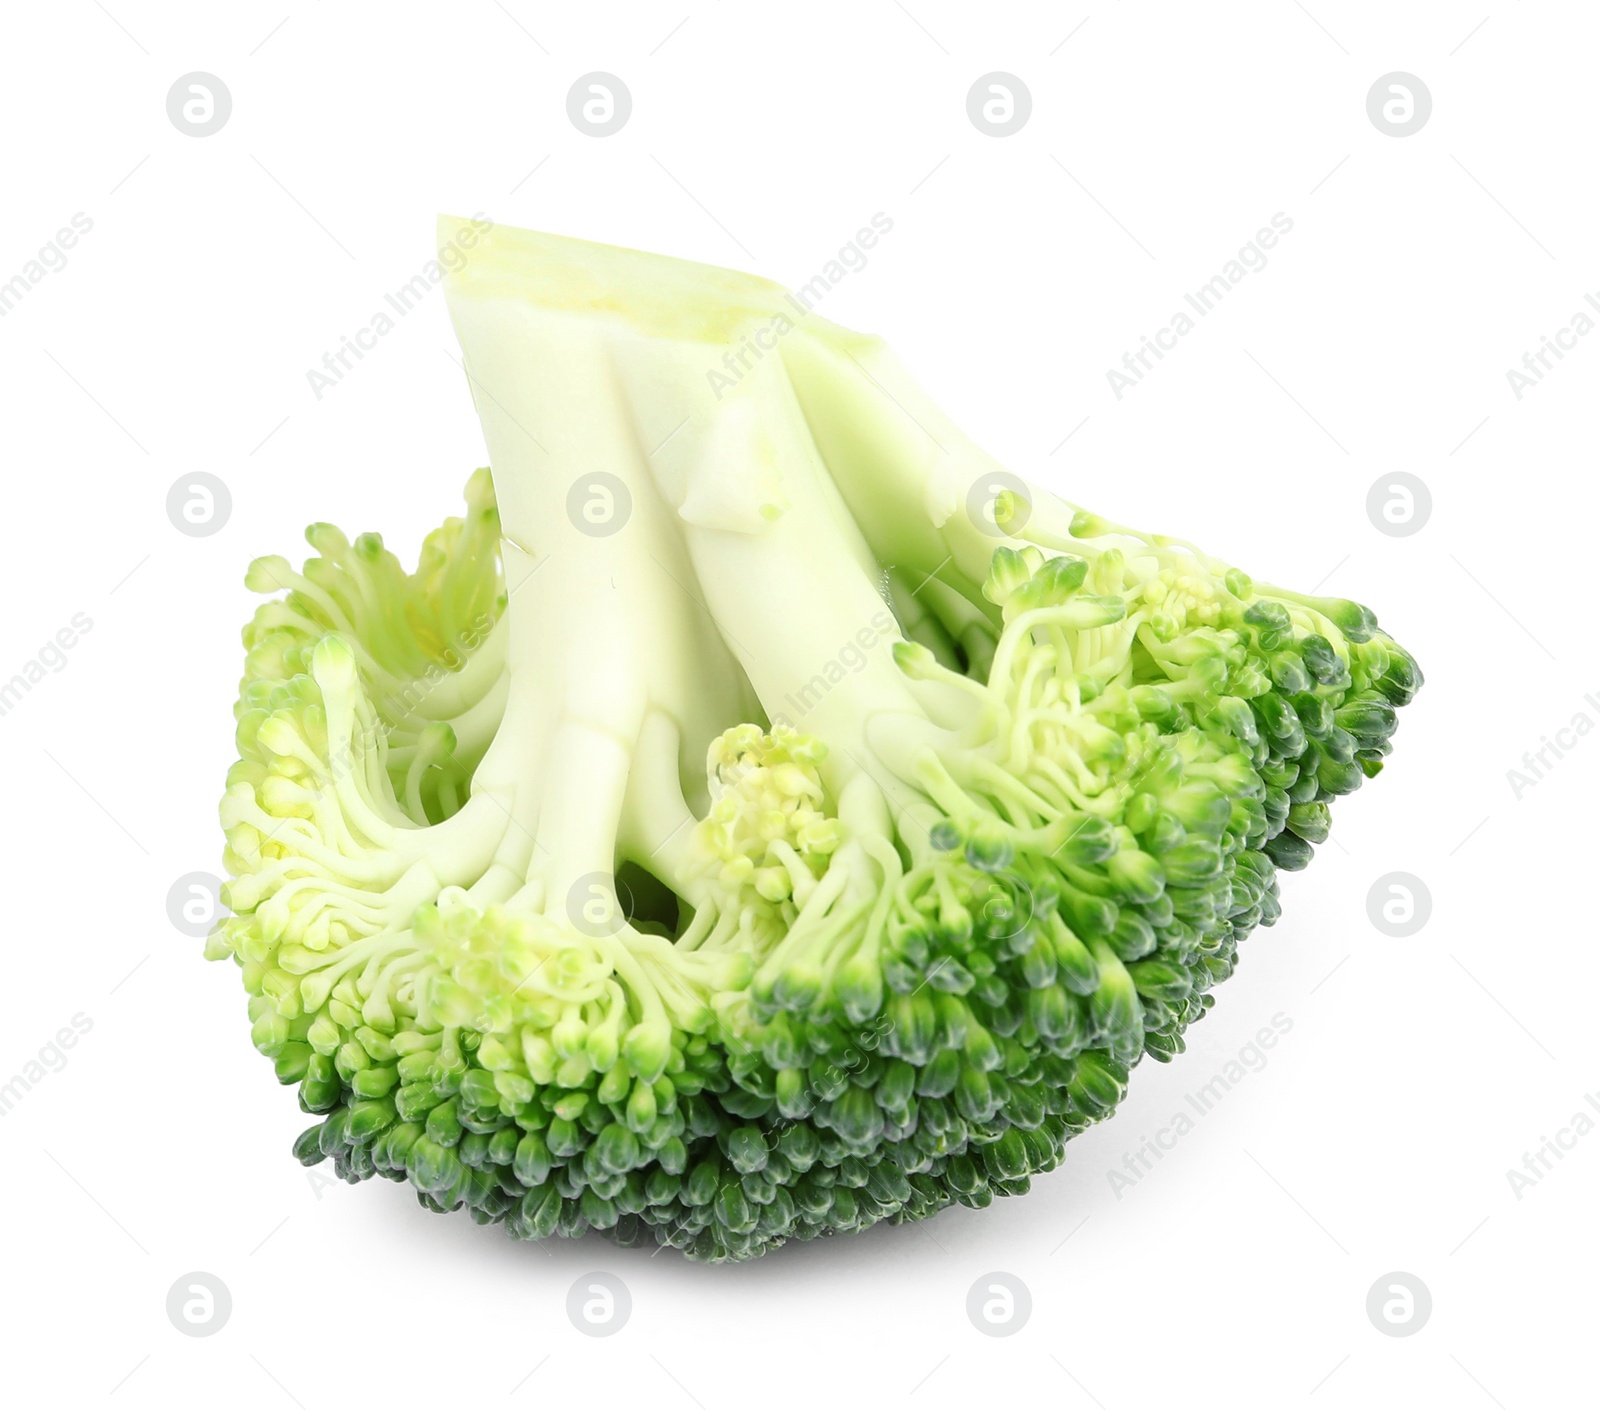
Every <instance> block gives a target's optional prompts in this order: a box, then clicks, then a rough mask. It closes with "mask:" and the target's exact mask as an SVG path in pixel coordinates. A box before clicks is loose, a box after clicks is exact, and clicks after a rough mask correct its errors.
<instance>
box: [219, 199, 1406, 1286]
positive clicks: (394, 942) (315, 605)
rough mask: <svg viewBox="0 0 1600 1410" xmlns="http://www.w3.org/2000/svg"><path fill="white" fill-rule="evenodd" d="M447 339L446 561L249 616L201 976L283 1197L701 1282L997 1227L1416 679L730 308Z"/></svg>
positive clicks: (589, 261) (822, 330)
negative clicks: (283, 1096)
mask: <svg viewBox="0 0 1600 1410" xmlns="http://www.w3.org/2000/svg"><path fill="white" fill-rule="evenodd" d="M443 233H444V235H445V236H446V238H449V237H457V238H459V231H458V230H457V226H456V223H455V222H448V221H447V222H445V224H444V228H443ZM468 243H469V244H470V243H471V242H468ZM447 291H448V297H449V301H450V307H451V312H452V316H453V318H454V321H455V324H456V328H457V332H458V335H459V337H460V339H461V343H462V346H463V349H464V352H465V366H466V370H467V374H468V383H469V386H470V387H471V389H472V394H473V397H474V400H475V402H476V405H477V409H478V412H479V415H480V418H481V420H482V423H483V426H484V431H485V437H486V440H487V443H488V448H489V457H490V461H491V463H492V466H493V471H492V475H491V473H490V472H489V471H484V470H480V471H478V472H476V473H475V474H474V475H473V476H472V477H471V479H470V481H469V482H468V486H467V514H466V515H465V517H463V518H459V519H451V520H448V521H447V522H446V523H445V525H444V526H443V527H442V528H441V529H439V530H437V531H436V532H435V533H433V534H432V535H430V536H429V538H428V540H427V542H426V543H425V545H424V548H423V552H422V556H421V561H420V563H419V565H418V568H417V570H416V571H415V572H414V573H407V572H406V571H405V570H404V569H403V568H402V567H401V565H400V564H399V562H398V561H397V560H396V559H395V558H394V557H393V555H392V554H390V553H389V552H388V550H387V549H385V548H384V546H383V544H382V541H381V540H380V539H379V538H378V536H377V535H375V534H364V535H362V536H361V537H360V538H357V539H356V540H355V541H354V542H351V541H349V540H347V539H346V538H345V537H344V536H343V535H342V534H340V533H339V531H338V530H336V529H333V528H332V527H330V526H328V525H324V524H318V525H313V526H312V528H311V529H310V530H308V532H307V537H308V539H309V541H310V543H311V545H312V547H313V548H314V549H315V550H316V555H317V556H315V557H313V558H311V559H310V560H309V561H308V562H307V563H306V564H305V565H304V567H303V568H302V569H301V570H300V571H298V572H296V571H295V570H294V569H293V568H291V566H290V565H289V563H288V562H287V561H286V560H284V559H282V558H276V557H273V558H261V559H257V560H256V561H255V562H254V563H253V564H251V566H250V569H249V572H248V574H247V577H246V582H247V584H248V585H249V586H250V587H251V588H253V589H255V590H257V591H260V592H263V593H267V594H279V595H276V596H274V597H273V600H271V601H269V602H267V603H266V604H264V605H263V606H261V607H260V608H259V609H258V610H257V612H256V615H255V617H254V619H253V620H252V621H251V623H250V624H249V626H248V627H247V628H246V629H245V633H244V642H245V650H246V657H245V676H244V680H243V683H242V685H241V689H240V697H239V703H238V706H237V710H236V714H237V719H238V748H239V755H240V757H239V760H238V762H237V763H235V764H234V765H233V767H232V769H231V770H230V772H229V775H228V782H227V791H226V795H225V797H224V799H223V802H222V809H221V811H222V821H223V826H224V828H225V831H226V838H227V850H226V853H225V861H226V865H227V867H228V870H229V872H230V874H231V875H232V877H233V880H232V881H231V882H230V883H229V885H228V888H227V896H226V899H227V901H228V904H229V906H230V907H231V910H232V915H231V916H230V917H229V918H228V919H227V920H225V921H224V922H223V923H222V924H221V925H220V926H219V928H218V929H217V930H216V931H215V932H214V934H213V935H212V937H211V939H210V941H209V942H208V947H207V953H208V955H209V956H210V957H212V958H222V957H232V958H233V959H234V960H235V961H236V962H237V963H238V964H239V966H240V967H241V969H242V970H243V974H244V981H245V987H246V989H247V991H248V992H249V995H250V1000H249V1012H250V1017H251V1020H252V1023H253V1029H252V1036H253V1039H254V1041H255V1044H256V1046H257V1047H258V1048H259V1049H260V1050H261V1051H262V1052H263V1053H265V1054H266V1055H267V1056H268V1057H270V1058H271V1059H272V1060H273V1062H274V1064H275V1066H276V1071H277V1076H278V1078H279V1080H280V1081H282V1082H285V1083H295V1084H298V1086H299V1092H300V1101H301V1105H302V1106H303V1107H304V1108H305V1110H307V1111H308V1112H312V1113H315V1114H317V1115H318V1116H319V1117H320V1118H321V1119H320V1120H319V1122H318V1124H317V1125H315V1126H313V1127H312V1128H311V1129H309V1130H308V1131H306V1132H305V1134H304V1135H303V1136H301V1138H300V1139H299V1141H298V1142H297V1143H296V1145H295V1153H296V1154H297V1156H298V1157H299V1158H300V1159H301V1160H303V1161H305V1162H307V1163H313V1162H317V1161H321V1160H324V1159H327V1158H330V1157H331V1158H332V1159H333V1161H334V1164H335V1168H336V1169H337V1171H338V1172H339V1174H340V1175H342V1176H343V1177H344V1178H346V1179H348V1180H351V1181H352V1182H354V1181H359V1180H363V1179H366V1178H368V1177H370V1176H372V1175H382V1176H384V1177H386V1178H389V1179H393V1180H397V1181H408V1182H409V1183H410V1184H412V1185H413V1186H414V1187H415V1188H416V1190H417V1191H418V1197H419V1199H420V1200H421V1201H422V1203H423V1204H424V1205H426V1206H427V1207H428V1208H430V1209H434V1210H441V1211H443V1210H452V1209H458V1208H462V1207H465V1208H466V1209H467V1210H468V1212H469V1213H470V1214H471V1216H472V1217H473V1218H474V1219H476V1220H477V1221H479V1222H480V1223H491V1222H501V1223H503V1224H504V1225H505V1227H506V1229H507V1230H508V1231H509V1232H510V1233H511V1234H512V1235H513V1237H516V1238H535V1239H537V1238H544V1237H547V1236H549V1235H551V1234H560V1235H563V1236H567V1237H576V1236H578V1235H581V1234H583V1233H584V1232H586V1231H588V1230H599V1231H603V1232H604V1233H605V1234H606V1236H607V1237H609V1238H612V1239H615V1240H616V1241H618V1242H619V1243H623V1244H634V1243H640V1242H654V1243H658V1244H663V1245H668V1246H671V1247H674V1248H678V1249H681V1250H683V1251H684V1252H685V1253H686V1254H688V1255H689V1256H691V1257H694V1258H697V1259H704V1260H709V1261H723V1260H732V1259H744V1258H749V1257H752V1256H754V1255H756V1254H759V1253H761V1252H763V1251H764V1250H766V1249H769V1248H772V1247H774V1246H776V1245H778V1244H780V1243H782V1242H783V1241H784V1240H786V1239H789V1238H812V1237H816V1236H818V1235H822V1234H832V1233H841V1232H847V1231H851V1230H856V1229H861V1228H865V1227H867V1226H869V1225H871V1224H874V1223H877V1222H880V1221H885V1220H887V1221H889V1222H891V1223H899V1222H903V1221H906V1220H910V1219H921V1218H926V1217H928V1216H930V1215H932V1214H934V1213H936V1212H937V1211H938V1210H940V1209H942V1208H944V1207H945V1206H946V1205H949V1204H951V1203H960V1204H964V1205H967V1206H969V1207H974V1208H981V1207H983V1206H985V1205H987V1204H989V1203H991V1202H992V1201H993V1200H994V1198H995V1197H996V1196H1002V1195H1014V1194H1020V1193H1022V1192H1024V1191H1025V1190H1026V1189H1027V1188H1028V1182H1029V1180H1030V1178H1031V1177H1032V1176H1034V1175H1035V1174H1037V1173H1039V1172H1041V1171H1048V1170H1050V1169H1052V1168H1054V1167H1055V1166H1056V1165H1057V1164H1058V1163H1059V1162H1060V1160H1061V1159H1062V1151H1063V1147H1064V1145H1065V1143H1066V1142H1067V1141H1068V1140H1069V1139H1070V1138H1071V1137H1072V1136H1074V1135H1077V1134H1078V1133H1080V1132H1082V1131H1083V1130H1085V1129H1086V1128H1087V1127H1089V1126H1090V1125H1091V1124H1093V1123H1095V1122H1097V1121H1100V1120H1103V1119H1104V1118H1105V1117H1107V1116H1108V1115H1110V1114H1111V1113H1112V1111H1114V1110H1115V1108H1116V1106H1117V1104H1118V1102H1119V1101H1120V1100H1121V1099H1122V1096H1123V1094H1124V1092H1125V1090H1126V1087H1127V1082H1128V1079H1129V1074H1130V1072H1131V1070H1132V1069H1133V1068H1134V1067H1135V1066H1136V1065H1137V1064H1138V1063H1139V1062H1140V1061H1141V1060H1142V1059H1143V1057H1144V1056H1145V1055H1147V1054H1148V1055H1149V1056H1151V1057H1153V1058H1155V1059H1156V1060H1158V1061H1162V1062H1165V1061H1168V1060H1170V1059H1171V1058H1172V1057H1174V1056H1175V1055H1176V1054H1178V1053H1180V1052H1182V1051H1183V1046H1184V1036H1183V1035H1184V1032H1185V1030H1186V1029H1187V1027H1188V1026H1189V1024H1191V1023H1193V1022H1195V1021H1196V1020H1197V1019H1199V1018H1202V1017H1203V1016H1204V1015H1205V1013H1206V1010H1207V1009H1208V1008H1209V1007H1210V1006H1211V1004H1212V1002H1213V996H1212V994H1211V990H1212V988H1213V987H1214V986H1215V985H1216V984H1217V983H1218V982H1219V981H1221V980H1223V979H1226V978H1227V977H1228V976H1229V974H1231V973H1232V971H1233V967H1234V965H1235V963H1236V960H1237V954H1238V947H1239V944H1240V942H1241V941H1243V940H1244V939H1245V938H1246V937H1247V936H1248V935H1249V934H1250V933H1251V932H1252V931H1253V930H1254V929H1255V927H1256V926H1257V925H1271V924H1272V923H1273V922H1274V921H1276V920H1277V918H1278V915H1279V899H1278V883H1277V872H1278V871H1279V870H1295V869H1298V868H1300V867H1303V866H1305V865H1306V864H1307V862H1308V861H1309V860H1310V858H1311V856H1312V853H1313V850H1314V847H1315V845H1316V844H1318V843H1320V842H1322V841H1324V840H1325V839H1326V838H1327V836H1328V831H1329V826H1330V810H1329V804H1330V802H1331V801H1332V799H1333V798H1335V797H1337V796H1338V795H1340V794H1343V793H1348V792H1351V791H1353V790H1354V789H1356V788H1357V787H1359V786H1360V785H1361V783H1362V782H1363V781H1364V780H1365V779H1367V778H1370V777H1372V776H1374V775H1375V774H1377V773H1378V772H1379V771H1380V770H1381V769H1382V767H1383V765H1384V761H1385V759H1386V757H1387V755H1388V754H1389V751H1390V739H1391V736H1392V735H1393V733H1394V729H1395V723H1396V710H1397V708H1399V707H1401V706H1404V705H1405V704H1406V703H1408V702H1409V701H1410V699H1411V698H1412V696H1413V695H1414V694H1415V692H1416V690H1417V689H1418V687H1419V686H1420V685H1421V683H1422V676H1421V673H1420V671H1419V670H1418V669H1417V665H1416V663H1415V661H1414V660H1412V658H1411V657H1410V656H1409V655H1408V654H1407V653H1406V652H1405V651H1404V650H1403V649H1402V648H1400V647H1399V646H1397V645H1396V644H1395V643H1394V642H1393V641H1392V640H1390V639H1389V638H1388V637H1387V636H1386V635H1384V634H1383V633H1382V632H1380V631H1379V630H1378V628H1377V623H1376V620H1375V618H1374V617H1373V615H1372V613H1370V612H1369V611H1368V610H1367V609H1366V608H1364V607H1361V606H1359V605H1357V604H1355V603H1352V602H1346V601H1342V600H1335V599H1326V598H1316V597H1309V596H1304V595H1301V594H1297V593H1292V592H1288V591H1285V590H1283V589H1279V588H1275V587H1270V586H1268V585H1265V584H1259V583H1255V582H1253V581H1252V580H1251V579H1250V578H1249V577H1248V576H1246V575H1245V574H1244V573H1242V572H1240V571H1239V570H1237V569H1235V568H1231V567H1229V566H1228V565H1226V564H1223V563H1221V562H1219V561H1218V560H1216V559H1215V558H1212V557H1211V556H1210V555H1208V554H1206V553H1204V552H1202V551H1201V550H1199V549H1197V548H1195V547H1194V546H1193V545H1191V544H1188V543H1185V542H1183V541H1181V540H1177V539H1170V538H1165V537H1161V536H1156V535H1149V534H1143V533H1139V532H1136V531H1134V530H1131V529H1127V528H1124V527H1121V526H1119V525H1115V524H1112V523H1110V522H1109V521H1107V520H1104V519H1102V518H1100V517H1099V516H1097V515H1094V514H1090V513H1088V512H1087V511H1084V510H1081V509H1078V508H1076V507H1075V506H1071V505H1068V504H1066V503H1064V502H1062V501H1060V500H1059V499H1057V498H1055V497H1054V496H1052V495H1050V494H1047V493H1046V492H1045V491H1043V490H1040V489H1035V488H1031V487H1026V486H1024V485H1023V484H1022V482H1021V481H1019V480H1017V479H1016V478H1015V477H1013V476H1010V475H1008V474H1006V472H1004V471H1003V470H1002V469H1001V468H1000V467H999V466H998V465H996V464H995V463H994V462H993V461H992V460H990V459H989V458H988V457H987V456H985V455H984V454H983V453H982V452H981V451H979V450H978V449H977V448H976V447H975V446H974V445H972V443H971V442H970V441H968V440H967V439H966V438H965V437H964V436H963V435H962V434H961V433H960V432H959V431H958V430H956V428H955V427H954V426H952V425H951V424H950V422H949V421H948V420H947V419H946V418H945V417H944V415H943V414H942V413H941V412H940V411H939V410H938V408H937V407H936V406H934V405H933V404H932V403H931V402H930V401H929V400H928V399H927V398H926V397H925V396H924V395H923V394H922V393H921V392H920V391H918V389H917V388H916V387H915V386H914V384H912V382H911V381H910V379H909V378H908V377H907V376H906V374H905V373H904V372H903V371H902V370H901V369H900V367H899V365H898V364H897V363H896V362H895V361H894V359H893V357H892V356H891V354H890V353H889V352H888V350H887V349H886V348H885V347H884V346H883V344H882V343H881V342H879V341H877V340H876V339H871V338H865V337H862V336H860V335H857V334H854V333H850V332H848V331H846V330H844V329H841V328H838V327H835V326H833V325H831V324H828V323H825V322H823V321H822V320H821V319H818V318H816V317H814V316H809V315H807V314H806V313H805V310H804V306H803V305H802V304H800V303H799V302H798V301H796V300H794V299H792V298H790V296H788V295H786V294H785V293H784V292H783V291H782V290H781V289H779V288H778V287H777V286H775V285H771V284H768V283H766V282H765V281H761V280H757V279H753V278H750V277H748V276H744V275H739V274H734V273H731V272H729V271H725V270H715V269H708V268H703V267H701V266H697V265H690V264H685V263H682V262H680V261H675V260H668V259H664V258H659V257H655V256H649V255H642V254H636V253H633V252H629V251H621V250H613V249H608V248H605V247H600V246H592V245H585V244H581V243H579V242H575V241H567V240H558V239H554V238H552V237H548V236H540V235H532V234H528V233H526V232H519V231H511V230H506V229H504V228H497V229H495V230H494V231H493V232H492V233H490V234H489V235H488V236H487V237H481V238H479V239H478V242H477V246H476V248H475V249H474V251H473V254H472V257H471V259H470V260H469V261H468V262H467V264H466V266H465V267H464V268H461V269H458V270H456V271H455V272H454V273H452V274H451V276H450V278H449V281H448V284H447Z"/></svg>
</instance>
